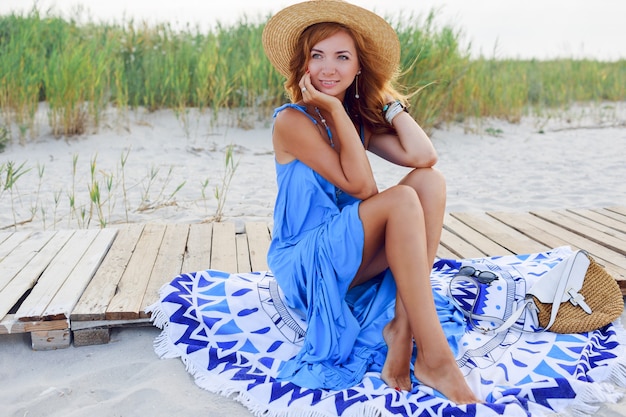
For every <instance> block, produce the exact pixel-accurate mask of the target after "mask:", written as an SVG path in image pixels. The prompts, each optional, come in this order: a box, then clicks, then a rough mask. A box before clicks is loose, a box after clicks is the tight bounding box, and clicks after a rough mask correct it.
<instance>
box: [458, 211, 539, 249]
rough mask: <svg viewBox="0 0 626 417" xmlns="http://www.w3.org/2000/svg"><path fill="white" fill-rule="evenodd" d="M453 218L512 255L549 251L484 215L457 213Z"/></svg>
mask: <svg viewBox="0 0 626 417" xmlns="http://www.w3.org/2000/svg"><path fill="white" fill-rule="evenodd" d="M455 217H456V218H457V219H459V220H460V221H462V222H463V223H465V224H467V225H468V226H471V227H472V228H474V229H476V230H478V231H480V232H481V233H482V234H484V235H485V236H487V237H488V238H489V239H491V240H493V241H494V242H496V243H497V244H499V245H500V246H502V247H503V248H505V249H507V250H508V251H510V252H512V253H534V252H541V251H544V250H547V249H550V248H548V247H546V246H545V245H543V244H541V243H539V242H537V241H535V240H533V239H530V238H528V237H527V236H525V235H524V234H522V233H520V232H518V231H517V230H515V229H513V228H511V227H509V226H508V225H506V224H504V223H502V222H500V221H498V220H497V219H495V218H493V217H490V216H488V215H487V214H486V213H475V214H470V213H458V214H456V215H455ZM489 255H491V256H493V255H498V253H491V254H489Z"/></svg>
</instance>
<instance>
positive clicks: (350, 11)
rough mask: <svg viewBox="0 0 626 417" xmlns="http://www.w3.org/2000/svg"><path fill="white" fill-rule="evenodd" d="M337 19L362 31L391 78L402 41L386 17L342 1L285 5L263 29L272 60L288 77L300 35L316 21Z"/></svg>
mask: <svg viewBox="0 0 626 417" xmlns="http://www.w3.org/2000/svg"><path fill="white" fill-rule="evenodd" d="M322 22H336V23H340V24H342V25H344V26H346V27H347V28H349V29H350V30H352V31H354V32H357V33H360V34H361V35H362V36H363V37H364V38H365V39H366V41H367V45H368V48H371V50H372V52H374V54H375V56H376V57H377V61H376V62H377V64H378V65H380V68H381V70H383V72H384V73H385V74H386V75H387V78H391V77H392V76H393V75H394V73H395V72H396V70H397V68H398V64H399V62H400V41H399V40H398V35H397V34H396V31H395V30H394V29H393V28H392V27H391V25H390V24H389V23H387V21H385V19H383V18H382V17H380V16H378V15H377V14H375V13H373V12H370V11H369V10H366V9H364V8H362V7H359V6H355V5H353V4H350V3H347V2H345V1H341V0H309V1H304V2H302V3H297V4H294V5H292V6H289V7H286V8H284V9H282V10H281V11H279V12H278V13H276V14H275V15H274V16H272V17H271V18H270V20H269V21H268V22H267V25H266V26H265V29H264V30H263V47H264V48H265V54H266V55H267V57H268V58H269V60H270V62H271V63H272V65H273V66H274V68H276V69H277V70H278V72H280V73H281V74H282V75H284V76H285V77H288V76H289V62H290V61H291V57H292V56H293V54H294V52H295V50H296V44H297V42H298V39H299V38H300V35H302V32H304V30H305V29H306V28H308V27H309V26H311V25H314V24H316V23H322Z"/></svg>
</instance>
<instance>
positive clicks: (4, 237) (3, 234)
mask: <svg viewBox="0 0 626 417" xmlns="http://www.w3.org/2000/svg"><path fill="white" fill-rule="evenodd" d="M12 234H13V232H0V245H1V244H2V242H4V241H5V240H7V239H8V238H9V237H10V236H11V235H12Z"/></svg>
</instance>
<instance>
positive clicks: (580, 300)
mask: <svg viewBox="0 0 626 417" xmlns="http://www.w3.org/2000/svg"><path fill="white" fill-rule="evenodd" d="M581 255H582V256H585V257H587V258H588V257H589V255H587V252H585V251H583V250H579V251H577V252H576V253H575V254H574V256H573V257H572V259H571V263H570V264H569V265H567V266H568V268H567V269H566V270H565V274H566V276H562V277H561V278H560V279H559V285H558V286H557V287H556V291H555V293H554V295H555V296H554V302H553V303H552V310H551V312H550V321H549V322H548V324H547V325H546V327H545V328H544V331H545V330H548V329H549V328H550V327H552V324H554V321H555V320H556V315H557V314H558V312H559V307H561V300H562V296H563V295H564V294H565V293H567V294H568V295H569V297H568V300H567V301H569V302H570V303H572V304H573V305H575V306H579V307H580V308H582V309H583V310H584V311H585V312H586V313H587V314H591V307H589V305H588V304H587V303H586V302H585V297H583V295H582V294H580V293H579V292H578V291H577V290H576V289H572V288H568V284H569V283H570V279H571V277H572V274H574V273H575V271H576V268H574V264H575V263H576V261H577V259H578V256H581ZM567 301H564V302H567Z"/></svg>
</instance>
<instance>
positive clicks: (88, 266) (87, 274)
mask: <svg viewBox="0 0 626 417" xmlns="http://www.w3.org/2000/svg"><path fill="white" fill-rule="evenodd" d="M116 234H117V230H115V229H101V230H99V231H98V234H97V236H96V238H95V239H94V240H93V242H91V244H90V245H89V247H88V248H87V250H86V251H85V253H84V254H83V256H82V257H81V258H80V260H79V261H78V262H77V264H76V265H75V267H74V269H73V270H72V272H71V273H70V274H69V276H68V277H67V279H66V280H65V282H63V285H62V286H61V288H60V289H59V291H58V292H57V293H56V295H55V296H54V298H53V299H52V300H51V301H50V303H49V304H48V306H47V307H46V308H45V310H44V311H43V313H42V314H41V317H42V318H43V319H44V320H58V319H62V318H68V319H69V318H70V313H71V311H72V309H73V308H74V306H75V305H76V303H78V300H79V299H80V297H81V295H82V294H83V292H84V291H85V288H87V285H88V284H89V281H91V278H92V277H93V276H94V274H95V273H96V271H97V269H98V267H99V266H100V264H101V263H102V260H103V259H104V257H105V255H106V254H107V252H108V251H109V248H110V247H111V244H112V243H113V240H114V239H115V235H116ZM70 244H72V241H70Z"/></svg>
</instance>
